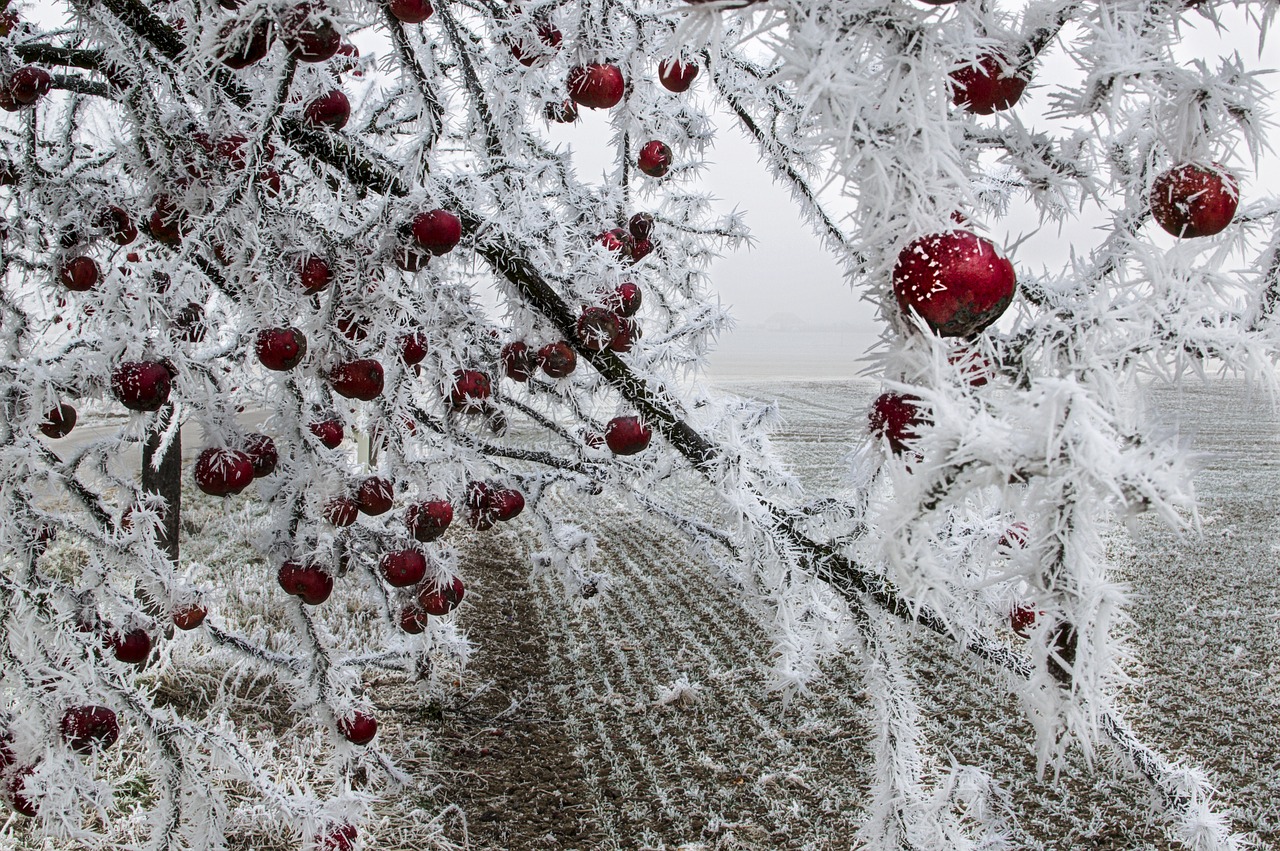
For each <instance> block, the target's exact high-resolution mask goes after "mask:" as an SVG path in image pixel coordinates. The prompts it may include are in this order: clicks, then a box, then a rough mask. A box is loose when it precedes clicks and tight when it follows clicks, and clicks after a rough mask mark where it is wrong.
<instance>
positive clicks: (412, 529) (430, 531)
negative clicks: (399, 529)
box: [404, 499, 453, 542]
mask: <svg viewBox="0 0 1280 851" xmlns="http://www.w3.org/2000/svg"><path fill="white" fill-rule="evenodd" d="M452 522H453V504H452V503H450V502H449V501H448V500H447V499H433V500H428V501H427V502H418V503H414V504H413V505H410V506H409V507H408V508H407V509H406V510H405V513H404V524H405V526H407V527H408V528H409V534H411V535H413V537H414V538H416V539H417V540H419V541H423V542H429V541H434V540H436V539H437V538H439V537H440V536H441V535H443V534H444V533H445V530H446V529H448V528H449V524H450V523H452Z"/></svg>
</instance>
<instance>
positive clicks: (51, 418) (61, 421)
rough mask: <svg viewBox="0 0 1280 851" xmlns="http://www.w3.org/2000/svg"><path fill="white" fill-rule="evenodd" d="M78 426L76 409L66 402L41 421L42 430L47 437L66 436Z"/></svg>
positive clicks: (55, 438)
mask: <svg viewBox="0 0 1280 851" xmlns="http://www.w3.org/2000/svg"><path fill="white" fill-rule="evenodd" d="M75 427H76V409H75V408H73V407H71V406H70V405H68V404H66V403H65V402H64V403H62V404H61V405H58V406H57V407H56V408H53V409H52V410H50V411H49V413H48V415H47V416H46V417H45V420H44V422H42V423H40V432H41V433H42V434H43V435H44V436H45V437H51V438H53V439H54V440H57V439H58V438H60V437H66V436H67V435H68V434H70V433H71V429H73V428H75Z"/></svg>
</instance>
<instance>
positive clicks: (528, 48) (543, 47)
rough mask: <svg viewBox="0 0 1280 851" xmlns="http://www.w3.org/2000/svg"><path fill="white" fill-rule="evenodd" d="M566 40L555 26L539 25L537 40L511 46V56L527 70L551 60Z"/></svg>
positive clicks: (519, 42)
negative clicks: (561, 43)
mask: <svg viewBox="0 0 1280 851" xmlns="http://www.w3.org/2000/svg"><path fill="white" fill-rule="evenodd" d="M563 40H564V35H563V34H562V33H561V32H560V30H558V29H556V27H555V25H554V24H552V23H550V22H543V23H541V24H539V25H538V37H537V38H536V39H532V38H530V39H522V40H520V41H517V42H514V43H512V45H511V55H512V56H514V57H515V58H516V61H517V62H519V63H520V64H521V65H523V66H525V67H526V68H528V67H530V66H532V65H534V64H536V63H538V62H540V61H544V60H546V59H549V58H551V56H552V55H554V54H555V52H556V51H557V50H559V49H560V42H562V41H563Z"/></svg>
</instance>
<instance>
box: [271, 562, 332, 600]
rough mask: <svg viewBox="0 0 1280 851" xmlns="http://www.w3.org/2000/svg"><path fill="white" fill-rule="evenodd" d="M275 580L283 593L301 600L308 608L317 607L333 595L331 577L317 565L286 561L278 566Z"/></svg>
mask: <svg viewBox="0 0 1280 851" xmlns="http://www.w3.org/2000/svg"><path fill="white" fill-rule="evenodd" d="M276 580H277V581H278V582H279V583H280V587H281V588H283V589H284V590H285V593H287V594H292V595H293V596H295V597H299V598H301V600H302V602H304V603H306V604H307V605H308V606H318V605H320V604H321V603H323V602H324V601H325V600H327V599H329V595H330V594H332V593H333V577H332V576H330V575H329V572H328V571H327V570H325V569H324V568H323V567H322V566H321V565H318V564H305V565H304V564H302V563H301V562H297V561H286V562H284V563H283V564H281V565H280V569H279V571H277V573H276Z"/></svg>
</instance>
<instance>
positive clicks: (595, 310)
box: [577, 307, 618, 352]
mask: <svg viewBox="0 0 1280 851" xmlns="http://www.w3.org/2000/svg"><path fill="white" fill-rule="evenodd" d="M577 332H578V342H579V343H581V344H582V347H583V348H585V349H590V350H591V351H593V352H600V351H604V350H605V349H607V348H609V343H611V342H613V338H614V337H615V336H617V333H618V317H617V316H616V315H615V314H614V313H613V311H611V310H608V309H606V308H603V307H586V308H583V310H582V313H581V314H580V315H579V316H578V325H577Z"/></svg>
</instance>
